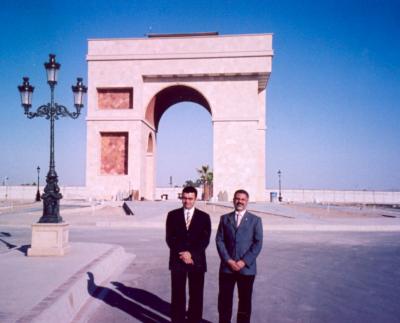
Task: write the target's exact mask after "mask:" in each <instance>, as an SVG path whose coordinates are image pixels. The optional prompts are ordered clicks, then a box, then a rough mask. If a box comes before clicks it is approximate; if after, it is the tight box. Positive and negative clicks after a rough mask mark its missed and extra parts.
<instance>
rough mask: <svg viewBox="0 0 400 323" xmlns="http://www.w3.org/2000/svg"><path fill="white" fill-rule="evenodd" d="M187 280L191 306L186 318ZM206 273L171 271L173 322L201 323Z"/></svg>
mask: <svg viewBox="0 0 400 323" xmlns="http://www.w3.org/2000/svg"><path fill="white" fill-rule="evenodd" d="M186 280H188V281H189V306H188V312H187V318H188V320H187V321H185V317H186ZM203 290H204V272H186V271H171V320H172V322H173V323H183V322H190V323H199V322H200V321H201V317H202V316H203Z"/></svg>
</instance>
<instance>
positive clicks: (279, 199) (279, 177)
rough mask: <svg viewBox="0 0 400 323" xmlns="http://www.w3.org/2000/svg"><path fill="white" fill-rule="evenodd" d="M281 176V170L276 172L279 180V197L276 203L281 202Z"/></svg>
mask: <svg viewBox="0 0 400 323" xmlns="http://www.w3.org/2000/svg"><path fill="white" fill-rule="evenodd" d="M281 175H282V172H281V170H278V179H279V196H278V201H279V202H282V186H281Z"/></svg>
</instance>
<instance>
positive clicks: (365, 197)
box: [0, 186, 400, 204]
mask: <svg viewBox="0 0 400 323" xmlns="http://www.w3.org/2000/svg"><path fill="white" fill-rule="evenodd" d="M43 188H44V187H43V186H40V192H41V193H43ZM36 190H37V187H36V186H7V187H6V186H0V200H5V199H6V194H7V199H13V200H15V199H22V200H32V201H33V200H34V199H35V197H36ZM60 190H61V194H62V195H63V197H64V198H65V199H85V200H89V199H93V200H94V199H97V200H102V199H104V200H116V199H117V200H121V199H123V198H125V197H127V196H128V191H127V190H125V191H124V190H120V191H116V192H115V193H114V194H113V195H104V196H92V195H91V194H90V192H89V190H87V189H86V187H84V186H62V187H60ZM180 192H182V188H181V187H157V188H156V196H155V198H156V199H161V195H163V194H168V199H169V200H177V199H178V193H180ZM272 192H274V193H276V194H278V190H270V189H268V190H265V201H270V195H271V193H272ZM198 193H199V197H201V194H202V189H201V188H198ZM282 199H283V202H299V203H360V204H400V191H396V192H385V191H334V190H282Z"/></svg>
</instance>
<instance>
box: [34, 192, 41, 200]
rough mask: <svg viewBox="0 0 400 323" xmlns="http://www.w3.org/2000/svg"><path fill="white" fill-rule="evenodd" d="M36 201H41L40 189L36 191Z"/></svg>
mask: <svg viewBox="0 0 400 323" xmlns="http://www.w3.org/2000/svg"><path fill="white" fill-rule="evenodd" d="M35 201H36V202H40V192H39V190H37V192H36V198H35Z"/></svg>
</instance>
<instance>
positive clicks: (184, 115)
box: [146, 85, 213, 198]
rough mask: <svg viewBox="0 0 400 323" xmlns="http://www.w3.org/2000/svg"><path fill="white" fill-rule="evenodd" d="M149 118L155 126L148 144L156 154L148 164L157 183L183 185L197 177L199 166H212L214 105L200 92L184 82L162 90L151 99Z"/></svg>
mask: <svg viewBox="0 0 400 323" xmlns="http://www.w3.org/2000/svg"><path fill="white" fill-rule="evenodd" d="M146 120H147V121H148V122H149V123H150V124H152V125H154V128H153V130H154V137H153V136H151V134H150V137H149V143H148V147H150V146H151V147H152V148H153V149H154V154H153V155H152V160H148V163H147V164H148V166H149V167H148V168H151V169H148V172H147V174H148V179H149V180H152V181H153V183H154V185H156V186H157V187H171V186H172V187H179V188H180V187H182V185H183V184H184V183H185V182H186V181H188V180H192V181H193V182H195V181H196V179H198V174H197V171H196V169H197V168H200V167H201V166H202V165H209V166H210V167H211V168H212V151H213V139H212V138H213V134H212V122H211V121H212V120H211V107H210V105H209V103H208V101H207V100H206V98H205V97H204V96H203V95H202V94H201V93H200V92H199V91H197V90H196V89H194V88H192V87H190V86H185V85H174V86H170V87H167V88H165V89H163V90H161V91H160V92H158V93H157V94H156V95H155V96H154V97H153V98H152V100H151V101H150V103H149V105H148V107H147V110H146ZM153 138H155V140H153ZM150 140H153V141H150ZM151 176H153V177H152V178H151ZM154 176H155V177H154ZM156 198H158V197H157V196H156Z"/></svg>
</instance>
